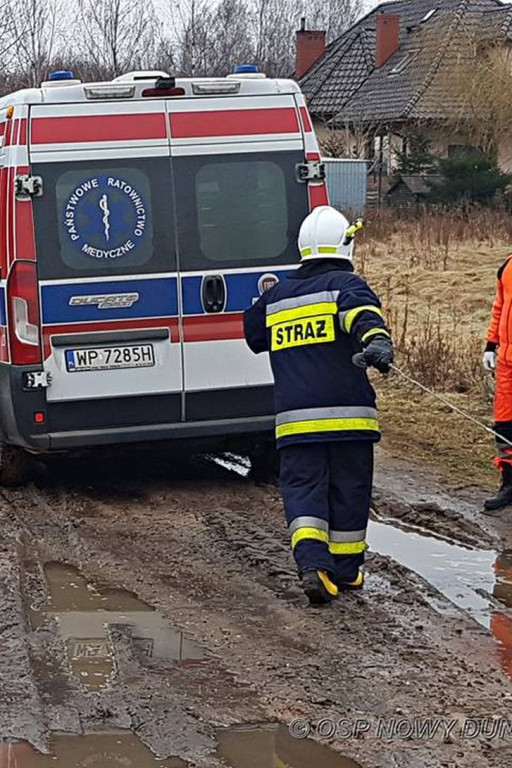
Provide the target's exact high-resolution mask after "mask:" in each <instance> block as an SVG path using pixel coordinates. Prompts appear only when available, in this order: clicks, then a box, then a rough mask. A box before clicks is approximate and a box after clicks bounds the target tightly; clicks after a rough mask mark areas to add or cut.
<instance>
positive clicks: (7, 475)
mask: <svg viewBox="0 0 512 768" xmlns="http://www.w3.org/2000/svg"><path fill="white" fill-rule="evenodd" d="M29 472H30V456H29V455H28V453H27V452H26V451H24V450H23V448H19V447H18V446H17V445H0V486H4V487H7V488H9V487H13V486H16V485H24V483H26V482H27V480H28V477H29Z"/></svg>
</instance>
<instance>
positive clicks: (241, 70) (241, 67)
mask: <svg viewBox="0 0 512 768" xmlns="http://www.w3.org/2000/svg"><path fill="white" fill-rule="evenodd" d="M251 72H259V69H258V67H257V66H256V64H237V65H236V67H235V68H234V70H233V73H234V74H235V75H245V74H249V73H251Z"/></svg>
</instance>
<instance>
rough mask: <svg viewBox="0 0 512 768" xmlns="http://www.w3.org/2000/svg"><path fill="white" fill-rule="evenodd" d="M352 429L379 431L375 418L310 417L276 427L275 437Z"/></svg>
mask: <svg viewBox="0 0 512 768" xmlns="http://www.w3.org/2000/svg"><path fill="white" fill-rule="evenodd" d="M352 430H356V431H357V430H370V431H371V432H378V431H379V422H378V421H377V419H310V420H308V421H290V422H289V423H288V424H280V425H279V426H278V427H276V437H277V438H278V439H279V438H280V437H287V436H288V435H307V434H309V433H311V432H347V431H352Z"/></svg>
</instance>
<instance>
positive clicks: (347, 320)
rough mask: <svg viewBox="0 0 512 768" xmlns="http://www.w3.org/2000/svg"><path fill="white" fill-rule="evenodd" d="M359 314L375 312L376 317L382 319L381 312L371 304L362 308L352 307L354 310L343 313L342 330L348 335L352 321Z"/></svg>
mask: <svg viewBox="0 0 512 768" xmlns="http://www.w3.org/2000/svg"><path fill="white" fill-rule="evenodd" d="M361 312H375V314H376V315H378V316H379V317H382V312H381V310H380V309H379V308H378V307H375V306H373V305H372V304H368V305H367V306H364V307H354V309H349V310H348V312H345V313H344V316H343V330H344V331H346V332H347V333H350V331H351V328H352V326H353V324H354V320H355V319H356V317H357V316H358V315H360V314H361Z"/></svg>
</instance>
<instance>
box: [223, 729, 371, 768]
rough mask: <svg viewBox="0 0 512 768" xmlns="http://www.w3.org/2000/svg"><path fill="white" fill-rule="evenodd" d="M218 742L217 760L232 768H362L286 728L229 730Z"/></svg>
mask: <svg viewBox="0 0 512 768" xmlns="http://www.w3.org/2000/svg"><path fill="white" fill-rule="evenodd" d="M218 740H219V747H218V752H217V756H218V757H219V758H220V759H221V760H222V762H223V763H224V764H225V765H226V766H229V768H312V766H318V768H361V767H360V765H359V763H356V762H354V760H351V759H349V758H347V757H343V756H342V755H339V754H338V753H336V752H334V751H333V750H332V749H329V747H326V746H324V745H322V744H319V743H318V742H316V741H312V740H310V739H300V738H293V736H291V735H290V732H289V730H288V728H286V727H285V726H283V725H277V724H276V725H259V726H240V727H238V728H229V729H227V730H225V731H221V733H220V734H219V738H218Z"/></svg>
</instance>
